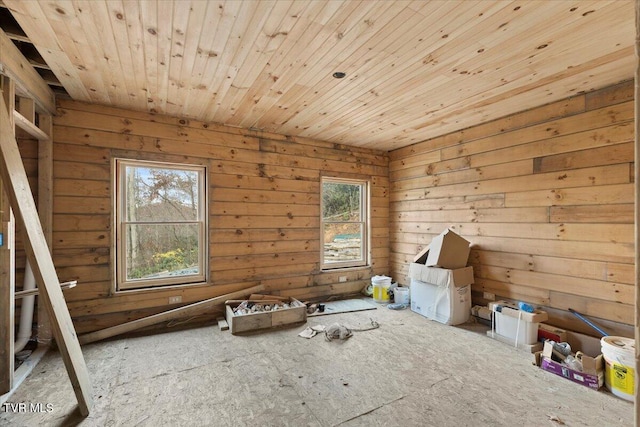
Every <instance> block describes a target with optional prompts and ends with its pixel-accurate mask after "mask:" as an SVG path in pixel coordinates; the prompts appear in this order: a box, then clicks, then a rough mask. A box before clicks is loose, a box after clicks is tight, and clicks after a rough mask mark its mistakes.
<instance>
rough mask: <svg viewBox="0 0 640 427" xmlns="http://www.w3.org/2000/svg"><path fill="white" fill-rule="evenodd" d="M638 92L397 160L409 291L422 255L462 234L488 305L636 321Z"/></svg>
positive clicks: (448, 141) (476, 132)
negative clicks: (524, 305)
mask: <svg viewBox="0 0 640 427" xmlns="http://www.w3.org/2000/svg"><path fill="white" fill-rule="evenodd" d="M632 86H633V85H631V84H630V83H626V84H621V85H616V86H612V87H606V88H604V89H602V90H598V91H594V92H590V93H587V94H584V95H580V96H576V97H574V98H570V99H568V100H565V101H564V102H558V103H557V104H555V105H554V109H552V111H550V110H549V107H548V106H543V107H539V108H536V109H531V110H528V111H526V112H522V113H515V114H513V115H511V116H509V117H505V118H503V119H499V120H495V121H493V122H488V123H485V124H483V125H479V126H477V127H472V128H469V129H465V131H464V132H462V131H461V132H455V133H452V134H450V135H444V136H441V137H438V138H435V139H433V140H432V141H424V142H421V143H419V144H416V145H415V146H410V147H406V148H402V149H399V150H397V151H392V152H391V153H390V154H389V157H390V160H391V161H390V163H389V164H390V168H389V177H390V191H391V192H390V194H389V199H390V207H389V210H390V219H391V225H390V266H391V274H392V275H393V276H394V278H397V280H399V282H406V274H407V267H406V266H407V264H408V263H409V262H410V260H411V258H412V257H413V256H414V255H415V254H416V253H417V252H418V251H420V250H421V249H422V248H424V247H425V246H426V245H428V244H429V243H430V241H431V239H432V238H433V237H435V236H436V235H437V234H439V233H440V232H441V231H442V230H444V229H445V228H447V227H450V228H452V229H453V230H454V231H456V232H457V233H459V234H460V235H462V236H463V237H465V238H466V239H467V240H469V241H470V242H472V251H471V255H470V258H469V263H470V264H471V265H473V266H474V271H475V276H476V283H475V284H474V286H473V290H474V292H473V295H474V300H475V301H476V302H478V303H483V302H485V301H484V300H483V299H482V295H483V292H488V293H493V294H495V295H496V298H506V299H511V300H522V301H529V302H531V303H534V304H537V305H541V306H543V307H547V308H549V309H550V310H556V311H558V312H560V311H562V310H566V309H567V308H568V307H571V308H575V309H576V310H578V311H581V310H582V311H581V312H583V313H584V314H586V315H590V316H594V317H597V318H601V319H607V320H609V321H612V322H620V323H626V324H627V325H629V324H632V323H633V317H632V313H633V306H634V302H633V300H634V289H635V286H634V283H635V279H634V275H633V274H634V273H633V271H634V269H633V267H634V253H635V249H634V245H635V236H634V231H633V230H634V226H633V224H634V212H633V210H634V208H633V206H634V201H635V196H634V182H633V177H634V175H633V174H631V173H630V170H632V168H633V163H634V148H633V142H632V141H633V138H634V108H633V99H632V98H633V97H632V96H631V97H630V95H629V93H630V91H631V90H630V89H631V88H632ZM569 105H571V108H570V109H568V108H565V109H563V108H560V107H561V106H569ZM554 113H555V114H554ZM484 171H486V172H487V175H486V176H485V175H483V173H482V172H484ZM572 304H575V306H572ZM576 307H579V308H580V309H581V310H580V309H578V308H576ZM556 318H558V319H560V320H561V321H562V322H567V323H566V325H567V326H569V325H570V324H571V323H570V322H568V321H567V319H566V318H565V317H563V316H556ZM560 326H562V325H560Z"/></svg>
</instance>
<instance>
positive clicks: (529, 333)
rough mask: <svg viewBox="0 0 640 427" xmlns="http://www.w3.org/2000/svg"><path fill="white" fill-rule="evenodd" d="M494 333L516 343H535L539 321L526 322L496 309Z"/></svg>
mask: <svg viewBox="0 0 640 427" xmlns="http://www.w3.org/2000/svg"><path fill="white" fill-rule="evenodd" d="M494 316H495V318H494V322H495V328H496V333H497V334H498V335H502V336H503V337H505V338H509V339H510V340H511V341H513V342H514V343H516V337H517V344H528V345H530V344H535V343H536V341H538V325H539V323H537V322H536V323H534V322H527V321H525V320H524V319H522V318H520V319H518V318H515V317H511V316H506V315H504V314H502V313H500V312H498V311H496V312H494Z"/></svg>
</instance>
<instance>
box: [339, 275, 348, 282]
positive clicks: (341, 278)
mask: <svg viewBox="0 0 640 427" xmlns="http://www.w3.org/2000/svg"><path fill="white" fill-rule="evenodd" d="M338 281H339V282H340V283H344V282H346V281H347V276H340V277H338Z"/></svg>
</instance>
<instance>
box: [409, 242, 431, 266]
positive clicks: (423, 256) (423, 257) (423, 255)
mask: <svg viewBox="0 0 640 427" xmlns="http://www.w3.org/2000/svg"><path fill="white" fill-rule="evenodd" d="M429 247H431V245H427V247H426V248H424V249H423V250H421V251H420V252H419V253H418V255H416V256H415V257H413V262H415V263H416V264H426V263H427V257H428V256H429Z"/></svg>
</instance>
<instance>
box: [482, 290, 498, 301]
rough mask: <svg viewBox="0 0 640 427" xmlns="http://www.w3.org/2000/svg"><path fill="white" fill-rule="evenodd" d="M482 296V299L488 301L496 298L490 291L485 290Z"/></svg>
mask: <svg viewBox="0 0 640 427" xmlns="http://www.w3.org/2000/svg"><path fill="white" fill-rule="evenodd" d="M482 296H483V298H484V299H486V300H488V301H495V300H496V296H495V294H492V293H491V292H485V293H484V294H483V295H482Z"/></svg>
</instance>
